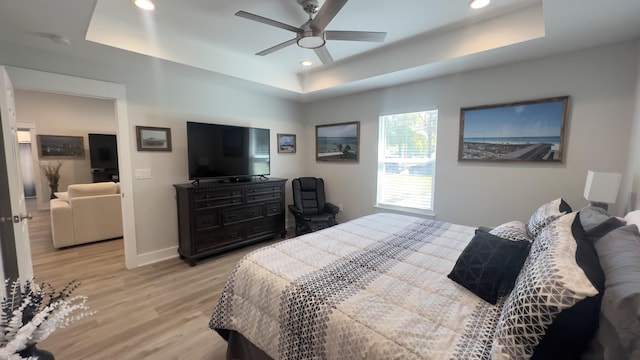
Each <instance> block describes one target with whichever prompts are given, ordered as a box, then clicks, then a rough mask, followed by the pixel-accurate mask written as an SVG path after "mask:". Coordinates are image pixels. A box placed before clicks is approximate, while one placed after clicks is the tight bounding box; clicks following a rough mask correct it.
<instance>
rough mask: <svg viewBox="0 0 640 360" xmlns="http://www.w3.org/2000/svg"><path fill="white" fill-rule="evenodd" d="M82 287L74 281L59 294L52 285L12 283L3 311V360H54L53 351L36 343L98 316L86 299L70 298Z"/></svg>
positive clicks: (0, 346) (0, 329) (0, 343)
mask: <svg viewBox="0 0 640 360" xmlns="http://www.w3.org/2000/svg"><path fill="white" fill-rule="evenodd" d="M5 285H9V282H8V281H5ZM79 285H80V283H78V282H77V281H76V280H73V281H70V282H69V283H68V284H67V285H66V286H65V287H64V288H63V289H62V290H60V291H56V290H55V289H54V288H53V286H51V285H50V284H44V283H43V284H36V283H34V282H33V281H26V282H25V283H24V284H21V283H20V282H19V281H14V282H13V283H11V284H10V286H8V287H7V289H8V290H7V291H8V296H7V298H4V299H2V304H1V308H2V309H1V310H0V311H1V312H2V313H1V314H0V359H9V360H14V359H16V360H17V359H39V360H48V359H52V360H53V359H54V357H53V355H52V354H51V353H50V352H48V351H45V350H41V349H38V348H36V344H38V343H39V342H41V341H43V340H45V339H46V338H47V337H49V335H50V334H51V333H52V332H53V331H54V330H56V329H57V328H59V327H66V326H67V325H69V324H71V323H72V322H73V321H76V320H79V319H82V318H83V317H85V316H90V315H93V314H94V313H95V312H92V311H89V307H88V306H87V297H86V296H81V295H76V296H73V297H72V296H71V294H72V293H73V292H74V291H75V290H76V289H77V288H78V286H79Z"/></svg>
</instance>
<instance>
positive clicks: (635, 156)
mask: <svg viewBox="0 0 640 360" xmlns="http://www.w3.org/2000/svg"><path fill="white" fill-rule="evenodd" d="M637 53H638V60H636V66H637V78H636V89H635V99H636V106H635V112H634V115H633V126H632V131H631V142H630V145H629V162H628V164H627V171H626V173H625V176H624V178H623V179H624V180H623V184H622V196H621V197H622V200H621V202H622V205H623V206H624V207H623V209H624V211H625V212H627V211H631V210H639V209H640V199H639V198H638V193H639V192H640V41H639V42H638V44H637Z"/></svg>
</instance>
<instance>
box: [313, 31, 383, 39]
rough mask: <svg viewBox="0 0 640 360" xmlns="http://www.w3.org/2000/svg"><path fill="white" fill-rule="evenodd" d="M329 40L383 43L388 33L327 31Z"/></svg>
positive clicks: (326, 34)
mask: <svg viewBox="0 0 640 360" xmlns="http://www.w3.org/2000/svg"><path fill="white" fill-rule="evenodd" d="M324 34H325V36H326V38H327V40H349V41H373V42H383V41H384V38H385V37H386V36H387V33H386V32H376V31H325V32H324Z"/></svg>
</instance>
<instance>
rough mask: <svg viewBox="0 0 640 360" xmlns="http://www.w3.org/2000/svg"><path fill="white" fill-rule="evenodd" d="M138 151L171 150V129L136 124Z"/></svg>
mask: <svg viewBox="0 0 640 360" xmlns="http://www.w3.org/2000/svg"><path fill="white" fill-rule="evenodd" d="M136 139H137V142H138V151H171V129H170V128H160V127H150V126H136Z"/></svg>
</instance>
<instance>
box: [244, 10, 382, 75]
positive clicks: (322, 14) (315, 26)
mask: <svg viewBox="0 0 640 360" xmlns="http://www.w3.org/2000/svg"><path fill="white" fill-rule="evenodd" d="M297 1H298V3H299V4H300V5H302V9H303V10H304V11H305V12H306V13H307V14H308V15H309V20H307V22H305V23H304V24H302V25H301V26H300V27H295V26H291V25H288V24H285V23H281V22H279V21H276V20H272V19H268V18H266V17H263V16H260V15H256V14H252V13H249V12H246V11H238V12H237V13H236V16H240V17H242V18H245V19H249V20H253V21H257V22H260V23H263V24H267V25H271V26H275V27H278V28H281V29H284V30H288V31H291V32H294V33H295V34H296V37H295V38H293V39H291V40H287V41H285V42H283V43H281V44H278V45H275V46H272V47H270V48H268V49H265V50H262V51H260V52H258V53H256V55H260V56H264V55H269V54H271V53H272V52H275V51H278V50H280V49H283V48H285V47H287V46H289V45H293V44H298V46H300V47H302V48H305V49H313V50H314V51H315V53H316V55H318V57H319V58H320V61H322V63H323V64H325V65H326V64H330V63H331V62H333V58H332V57H331V54H330V53H329V50H327V48H326V47H325V46H324V45H325V43H326V41H327V40H348V41H372V42H383V41H384V38H385V37H386V35H387V33H386V32H375V31H332V30H325V28H326V27H327V25H329V22H331V20H333V18H334V17H335V16H336V14H338V12H339V11H340V10H341V9H342V7H343V6H344V5H345V4H346V3H347V0H326V1H325V2H324V5H323V6H322V8H318V0H297ZM314 15H315V16H314Z"/></svg>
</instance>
